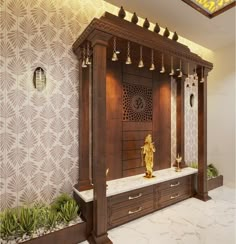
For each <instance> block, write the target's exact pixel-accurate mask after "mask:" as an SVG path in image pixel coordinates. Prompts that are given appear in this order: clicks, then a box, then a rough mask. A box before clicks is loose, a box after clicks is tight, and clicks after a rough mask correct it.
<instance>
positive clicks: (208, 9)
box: [182, 0, 236, 19]
mask: <svg viewBox="0 0 236 244" xmlns="http://www.w3.org/2000/svg"><path fill="white" fill-rule="evenodd" d="M182 1H183V2H185V3H187V4H188V5H189V6H191V7H192V8H194V9H195V10H197V11H198V12H200V13H201V14H203V15H205V16H207V17H208V18H210V19H211V18H213V17H215V16H217V15H219V14H221V13H223V12H225V11H227V10H229V9H230V8H232V7H234V6H236V2H235V0H182Z"/></svg>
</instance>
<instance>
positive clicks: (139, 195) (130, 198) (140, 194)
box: [129, 193, 143, 200]
mask: <svg viewBox="0 0 236 244" xmlns="http://www.w3.org/2000/svg"><path fill="white" fill-rule="evenodd" d="M142 195H143V194H142V193H139V194H138V195H137V196H134V197H132V196H129V200H132V199H135V198H139V197H141V196H142Z"/></svg>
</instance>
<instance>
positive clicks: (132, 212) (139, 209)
mask: <svg viewBox="0 0 236 244" xmlns="http://www.w3.org/2000/svg"><path fill="white" fill-rule="evenodd" d="M142 209H143V208H142V207H139V208H138V209H136V210H134V211H129V214H134V213H138V212H140V211H142Z"/></svg>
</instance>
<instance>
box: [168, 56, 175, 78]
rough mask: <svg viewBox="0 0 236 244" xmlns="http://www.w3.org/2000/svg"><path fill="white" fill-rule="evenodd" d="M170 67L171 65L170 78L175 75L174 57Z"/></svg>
mask: <svg viewBox="0 0 236 244" xmlns="http://www.w3.org/2000/svg"><path fill="white" fill-rule="evenodd" d="M170 65H171V71H170V74H169V75H170V76H173V75H174V74H175V71H174V68H173V56H171V58H170Z"/></svg>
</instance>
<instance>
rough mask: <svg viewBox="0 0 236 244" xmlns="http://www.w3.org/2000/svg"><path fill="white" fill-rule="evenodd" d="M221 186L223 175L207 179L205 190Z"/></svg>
mask: <svg viewBox="0 0 236 244" xmlns="http://www.w3.org/2000/svg"><path fill="white" fill-rule="evenodd" d="M220 186H223V175H219V176H217V177H215V178H212V179H209V180H208V181H207V190H208V191H210V190H213V189H215V188H217V187H220Z"/></svg>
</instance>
